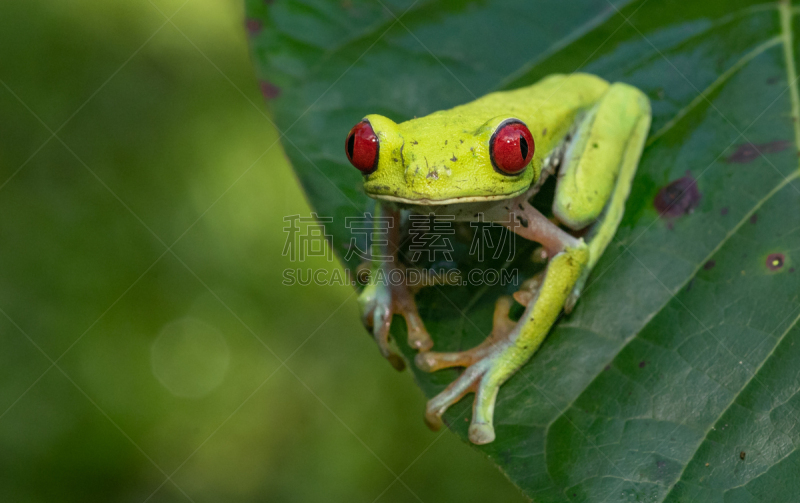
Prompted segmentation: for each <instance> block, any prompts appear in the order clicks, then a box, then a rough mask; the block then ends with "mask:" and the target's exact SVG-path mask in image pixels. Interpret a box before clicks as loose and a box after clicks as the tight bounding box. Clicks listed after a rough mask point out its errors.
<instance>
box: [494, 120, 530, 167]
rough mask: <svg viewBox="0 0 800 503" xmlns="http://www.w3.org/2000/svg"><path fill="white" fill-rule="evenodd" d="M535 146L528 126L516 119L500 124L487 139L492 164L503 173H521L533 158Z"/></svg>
mask: <svg viewBox="0 0 800 503" xmlns="http://www.w3.org/2000/svg"><path fill="white" fill-rule="evenodd" d="M535 148H536V147H535V145H534V143H533V135H532V134H531V132H530V130H529V129H528V126H526V125H525V124H523V123H522V122H521V121H519V120H517V119H510V120H507V121H505V122H503V123H502V124H500V127H498V128H497V131H495V132H494V134H493V135H492V139H491V140H489V156H490V157H491V159H492V166H494V168H495V169H496V170H497V171H499V172H500V173H503V174H504V175H518V174H520V173H522V171H523V170H524V169H525V167H526V166H527V165H528V164H530V162H531V159H533V152H534V150H535Z"/></svg>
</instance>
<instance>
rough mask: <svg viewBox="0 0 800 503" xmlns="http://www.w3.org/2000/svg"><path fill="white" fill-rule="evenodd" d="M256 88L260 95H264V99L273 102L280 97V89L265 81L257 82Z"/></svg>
mask: <svg viewBox="0 0 800 503" xmlns="http://www.w3.org/2000/svg"><path fill="white" fill-rule="evenodd" d="M258 87H259V88H260V89H261V94H262V95H264V98H265V99H268V100H274V99H275V98H277V97H278V96H280V95H281V88H280V87H278V86H276V85H275V84H273V83H272V82H269V81H267V80H262V81H261V82H259V83H258Z"/></svg>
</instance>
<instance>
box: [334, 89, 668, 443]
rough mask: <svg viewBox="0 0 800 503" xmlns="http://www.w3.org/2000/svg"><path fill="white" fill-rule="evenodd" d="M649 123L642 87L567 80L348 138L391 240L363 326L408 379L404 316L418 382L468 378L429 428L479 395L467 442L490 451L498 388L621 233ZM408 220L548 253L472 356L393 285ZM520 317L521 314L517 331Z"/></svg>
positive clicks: (445, 396) (433, 402) (378, 263)
mask: <svg viewBox="0 0 800 503" xmlns="http://www.w3.org/2000/svg"><path fill="white" fill-rule="evenodd" d="M651 115H652V114H651V109H650V101H649V99H648V98H647V96H646V94H645V93H644V92H642V91H641V90H639V89H637V88H636V87H634V86H632V85H629V84H626V83H623V82H614V83H611V82H608V81H606V80H604V79H602V78H601V77H598V76H595V75H591V74H587V73H572V74H555V75H550V76H547V77H545V78H543V79H542V80H540V81H538V82H536V83H534V84H532V85H529V86H527V87H521V88H518V89H512V90H504V91H497V92H492V93H489V94H487V95H485V96H483V97H480V98H478V99H476V100H474V101H472V102H470V103H467V104H464V105H460V106H456V107H454V108H451V109H448V110H442V111H437V112H434V113H431V114H429V115H426V116H424V117H419V118H416V117H415V118H413V119H410V120H407V121H405V122H401V123H396V122H394V121H392V120H391V119H389V118H387V117H385V116H382V115H378V114H371V115H367V116H366V117H364V118H363V119H362V120H361V121H360V122H358V123H357V124H356V125H355V126H354V127H353V128H352V130H351V131H350V132H349V134H348V135H347V137H346V141H345V154H346V156H347V159H348V160H349V161H350V163H351V164H352V165H353V166H354V167H355V168H356V169H358V170H359V171H360V173H361V175H362V177H363V189H364V192H365V193H366V194H367V195H368V196H369V197H371V198H373V199H374V200H375V213H374V214H373V215H372V217H373V221H374V222H378V221H381V222H386V221H387V219H388V221H389V222H391V224H390V226H389V228H388V229H386V228H385V227H382V231H381V232H383V233H384V237H385V239H375V240H373V243H372V245H371V261H370V263H369V266H368V274H369V278H368V280H367V282H366V285H365V286H364V288H363V289H362V291H361V293H360V294H359V297H358V302H359V306H360V309H361V313H362V321H363V322H364V325H365V326H366V327H367V330H368V331H369V332H370V333H371V335H372V337H374V339H375V341H376V343H377V345H378V348H379V350H380V352H381V354H382V355H383V356H384V357H386V358H387V359H388V360H389V361H390V363H391V364H392V365H393V366H394V367H395V368H398V369H400V370H402V368H403V367H404V366H405V361H404V360H403V358H402V356H401V354H400V352H399V351H398V350H397V342H396V341H395V340H394V339H393V338H392V337H391V336H390V328H391V323H392V320H393V318H394V316H395V315H398V316H402V317H403V318H405V321H406V327H407V333H408V336H407V342H408V344H409V345H410V346H411V347H412V348H414V349H415V350H416V354H415V358H414V363H415V365H416V366H417V367H418V368H419V369H420V370H422V371H425V372H436V371H438V370H441V369H445V368H451V367H460V368H463V369H464V370H463V372H462V373H461V374H460V375H459V376H458V377H457V378H456V379H455V380H454V381H453V382H452V383H450V384H449V385H448V386H447V387H446V388H445V389H444V390H442V391H441V392H440V393H438V394H437V395H436V396H434V397H433V398H431V399H430V400H428V402H427V405H426V407H425V422H426V423H427V424H428V426H430V427H431V428H432V429H434V430H436V429H438V428H440V427H441V426H442V423H443V419H442V417H443V414H444V413H445V412H446V411H447V409H448V408H449V407H451V406H452V405H453V404H455V403H456V402H458V401H460V400H461V399H462V398H464V397H465V396H466V395H468V394H470V393H474V398H473V407H472V418H471V421H470V425H469V429H468V438H469V440H470V441H471V442H472V443H474V444H478V445H482V444H487V443H490V442H492V441H494V440H495V438H496V433H495V428H494V408H495V403H496V401H497V395H498V392H499V390H500V387H501V386H502V385H503V384H504V383H505V382H506V381H507V380H508V379H509V378H510V377H511V376H513V375H514V374H515V373H516V372H517V371H518V370H519V369H520V368H521V367H522V366H523V365H525V364H526V363H527V362H528V361H529V360H530V359H531V358H532V357H533V355H534V354H535V353H536V351H537V350H538V349H539V348H540V346H541V345H542V343H543V342H544V340H545V338H546V337H547V334H548V333H549V332H550V330H551V328H552V327H553V325H554V324H555V323H556V321H557V320H558V319H559V317H560V316H561V315H562V312H563V313H564V314H567V315H568V314H569V313H570V312H571V311H572V310H573V308H574V306H575V303H576V302H577V300H578V298H579V297H580V295H581V293H582V291H583V289H584V287H585V286H586V281H587V278H588V277H589V274H590V273H591V271H592V270H593V269H594V267H595V265H596V264H597V262H598V260H599V259H600V257H601V256H602V254H603V252H604V251H605V249H606V248H607V246H608V245H609V243H610V242H611V240H612V238H613V236H614V234H615V233H616V231H617V228H618V227H619V224H620V222H621V220H622V217H623V214H624V210H625V204H626V200H627V199H628V196H629V193H630V191H631V186H632V183H633V177H634V175H635V173H636V169H637V166H638V165H639V161H640V158H641V155H642V151H643V149H644V146H645V140H646V138H647V135H648V132H649V129H650V122H651ZM550 176H555V177H557V178H556V183H555V196H554V197H553V203H552V216H550V217H548V216H545V214H543V213H542V212H541V211H539V210H538V209H537V208H535V207H534V205H533V204H532V202H533V200H534V197H535V196H536V194H537V193H538V192H539V190H540V189H541V187H542V185H543V183H544V181H545V180H546V179H547V178H548V177H550ZM409 212H413V213H418V214H423V215H425V214H427V215H430V214H433V215H436V216H444V215H446V216H448V218H450V219H453V220H455V221H457V222H475V221H479V219H480V221H484V222H491V223H493V224H497V225H501V226H504V227H505V228H507V229H509V230H510V231H513V232H514V233H516V234H517V235H519V236H521V237H522V238H525V239H527V240H531V241H534V242H536V243H539V244H540V245H541V256H542V257H545V258H546V266H545V268H544V270H543V271H542V272H541V273H539V274H537V275H536V276H534V277H533V278H530V279H527V280H526V281H524V282H522V283H521V284H520V286H519V289H518V290H517V291H515V292H514V293H513V295H511V296H508V295H502V296H500V297H499V298H498V299H497V300H496V304H495V309H494V315H493V320H492V330H491V332H490V333H489V334H488V335H487V336H486V339H485V340H484V341H483V342H482V343H480V344H479V345H477V346H475V347H473V348H470V349H466V350H464V351H456V352H437V351H434V350H433V346H434V342H433V339H432V338H431V335H430V334H429V333H428V331H427V329H426V328H425V324H424V322H423V320H422V319H421V317H420V314H419V311H418V309H417V306H416V303H415V300H414V295H415V293H416V291H417V290H418V288H417V287H418V285H416V286H412V285H409V284H407V282H403V281H399V282H398V281H387V280H386V279H387V278H390V277H392V275H393V274H395V273H399V274H400V275H401V276H402V274H407V272H408V271H407V267H409V266H407V265H405V263H404V262H403V261H402V260H399V258H400V257H398V253H399V252H400V244H401V242H400V236H401V226H402V219H403V215H404V214H407V213H409ZM375 232H377V228H376V229H374V230H373V233H375ZM373 235H374V234H373ZM423 286H424V285H423ZM516 304H521V306H523V307H524V311H523V313H522V314H521V316H519V318H518V319H517V320H513V319H512V317H511V316H510V313H511V309H512V308H513V307H514V306H515V305H516ZM517 309H518V310H519V308H517Z"/></svg>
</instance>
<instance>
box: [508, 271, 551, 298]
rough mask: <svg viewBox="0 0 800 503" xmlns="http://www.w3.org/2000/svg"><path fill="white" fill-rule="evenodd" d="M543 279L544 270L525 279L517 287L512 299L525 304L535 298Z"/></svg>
mask: <svg viewBox="0 0 800 503" xmlns="http://www.w3.org/2000/svg"><path fill="white" fill-rule="evenodd" d="M543 281H544V272H541V273H539V274H537V275H536V276H533V277H532V278H529V279H527V280H525V281H524V282H523V283H522V284H521V285H520V287H519V290H517V291H516V292H514V300H516V301H517V302H519V303H520V304H522V305H523V306H527V305H528V304H530V303H531V301H533V300H534V299H535V298H536V295H537V294H538V293H539V289H540V288H541V287H542V282H543Z"/></svg>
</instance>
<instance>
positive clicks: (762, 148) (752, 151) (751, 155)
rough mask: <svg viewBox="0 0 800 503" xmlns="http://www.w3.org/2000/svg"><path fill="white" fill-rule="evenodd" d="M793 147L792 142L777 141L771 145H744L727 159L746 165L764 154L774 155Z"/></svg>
mask: <svg viewBox="0 0 800 503" xmlns="http://www.w3.org/2000/svg"><path fill="white" fill-rule="evenodd" d="M791 145H792V142H791V141H790V140H776V141H771V142H769V143H759V144H757V145H755V144H752V143H744V144H742V145H739V148H737V149H736V152H734V153H733V154H731V155H730V156H728V158H727V159H725V160H726V161H727V162H732V163H738V164H744V163H748V162H752V161H754V160H756V159H758V158H759V157H760V156H762V155H764V154H773V153H775V152H780V151H781V150H786V149H787V148H789V147H790V146H791Z"/></svg>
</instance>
